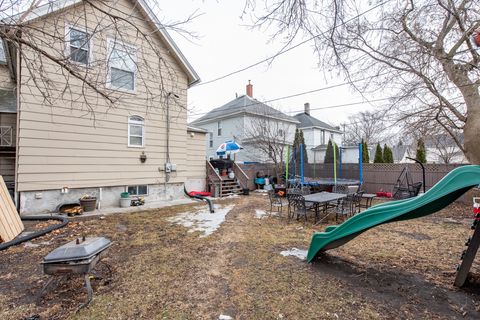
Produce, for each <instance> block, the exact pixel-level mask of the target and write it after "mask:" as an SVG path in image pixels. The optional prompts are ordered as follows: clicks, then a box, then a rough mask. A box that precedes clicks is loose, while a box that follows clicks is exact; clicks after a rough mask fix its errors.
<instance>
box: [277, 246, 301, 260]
mask: <svg viewBox="0 0 480 320" xmlns="http://www.w3.org/2000/svg"><path fill="white" fill-rule="evenodd" d="M307 252H308V251H307V250H301V249H297V248H292V249H290V250H285V251H282V252H280V254H281V255H282V256H284V257H288V256H294V257H297V258H298V259H301V260H305V259H307Z"/></svg>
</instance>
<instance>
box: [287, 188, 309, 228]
mask: <svg viewBox="0 0 480 320" xmlns="http://www.w3.org/2000/svg"><path fill="white" fill-rule="evenodd" d="M291 198H292V201H293V206H292V209H293V211H292V218H293V217H295V215H296V216H297V220H299V219H300V217H304V218H305V222H306V221H307V211H308V207H307V204H306V202H305V198H304V197H303V196H302V195H301V194H292V195H291Z"/></svg>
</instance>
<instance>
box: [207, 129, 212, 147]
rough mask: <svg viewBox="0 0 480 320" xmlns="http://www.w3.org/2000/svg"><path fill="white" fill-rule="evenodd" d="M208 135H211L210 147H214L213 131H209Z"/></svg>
mask: <svg viewBox="0 0 480 320" xmlns="http://www.w3.org/2000/svg"><path fill="white" fill-rule="evenodd" d="M208 136H209V140H208V146H209V148H213V132H209V133H208Z"/></svg>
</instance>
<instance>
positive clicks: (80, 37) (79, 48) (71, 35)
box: [65, 27, 90, 64]
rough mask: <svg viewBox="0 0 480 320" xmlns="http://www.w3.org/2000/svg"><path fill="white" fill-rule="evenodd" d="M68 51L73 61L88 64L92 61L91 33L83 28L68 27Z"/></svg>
mask: <svg viewBox="0 0 480 320" xmlns="http://www.w3.org/2000/svg"><path fill="white" fill-rule="evenodd" d="M65 42H66V44H67V47H66V52H67V56H68V57H69V59H70V60H71V61H74V62H77V63H81V64H88V63H89V61H90V35H89V34H88V33H87V32H86V31H85V30H81V29H77V28H74V27H67V31H66V35H65Z"/></svg>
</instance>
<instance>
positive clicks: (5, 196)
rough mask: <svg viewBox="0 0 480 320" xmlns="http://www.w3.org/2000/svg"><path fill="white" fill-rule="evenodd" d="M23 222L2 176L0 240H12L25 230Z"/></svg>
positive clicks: (0, 189) (0, 177)
mask: <svg viewBox="0 0 480 320" xmlns="http://www.w3.org/2000/svg"><path fill="white" fill-rule="evenodd" d="M23 228H24V227H23V223H22V220H20V216H19V215H18V213H17V208H15V205H14V204H13V201H12V198H11V197H10V193H8V190H7V186H6V185H5V182H4V181H3V178H2V176H0V238H1V239H0V242H2V241H10V240H12V239H14V238H15V237H16V236H18V235H19V234H20V232H22V231H23Z"/></svg>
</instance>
